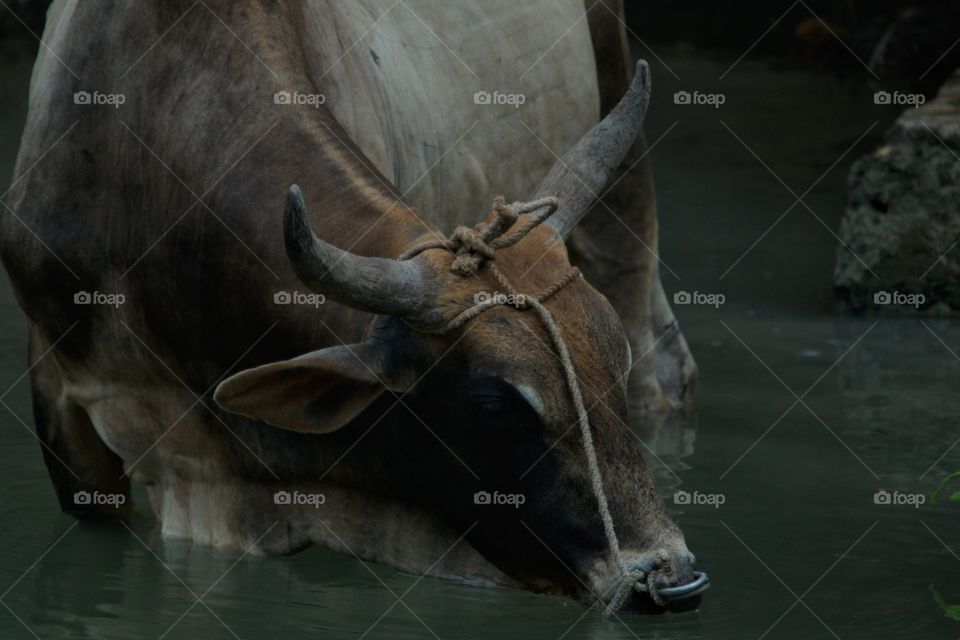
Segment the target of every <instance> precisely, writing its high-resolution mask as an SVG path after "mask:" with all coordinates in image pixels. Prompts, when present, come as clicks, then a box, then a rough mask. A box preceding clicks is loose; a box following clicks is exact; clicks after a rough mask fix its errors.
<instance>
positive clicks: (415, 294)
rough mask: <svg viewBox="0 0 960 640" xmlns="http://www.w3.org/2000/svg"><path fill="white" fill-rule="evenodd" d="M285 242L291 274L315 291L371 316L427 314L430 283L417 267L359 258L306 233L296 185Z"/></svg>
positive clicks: (285, 222)
mask: <svg viewBox="0 0 960 640" xmlns="http://www.w3.org/2000/svg"><path fill="white" fill-rule="evenodd" d="M283 238H284V243H285V245H286V249H287V257H288V258H289V259H290V263H291V264H292V265H293V270H294V271H295V272H296V274H297V277H299V278H300V280H301V281H302V282H303V283H304V284H305V285H307V286H308V287H310V288H311V289H312V290H313V291H315V292H317V293H322V294H323V295H325V296H328V297H330V298H332V299H333V300H336V301H337V302H340V303H343V304H345V305H347V306H349V307H353V308H355V309H360V310H362V311H369V312H371V313H384V314H390V315H396V316H401V317H404V318H415V317H422V316H423V314H424V313H425V312H426V310H427V308H428V303H429V302H430V300H429V297H428V292H429V290H430V287H429V286H428V285H429V282H430V280H429V279H428V277H427V273H426V269H425V267H424V266H423V265H421V264H420V262H419V261H417V260H405V261H399V260H392V259H389V258H376V257H364V256H358V255H356V254H353V253H350V252H349V251H344V250H342V249H338V248H337V247H334V246H333V245H331V244H328V243H326V242H324V241H323V240H321V239H320V238H318V237H317V236H316V235H315V234H314V233H313V229H311V228H310V222H309V220H308V219H307V208H306V205H305V204H304V201H303V192H302V191H301V190H300V187H299V186H297V185H292V186H291V187H290V191H289V192H288V193H287V205H286V208H285V209H284V213H283Z"/></svg>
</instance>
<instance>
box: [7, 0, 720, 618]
mask: <svg viewBox="0 0 960 640" xmlns="http://www.w3.org/2000/svg"><path fill="white" fill-rule="evenodd" d="M584 10H585V6H584V4H583V3H582V2H581V1H580V0H560V1H557V0H550V1H549V2H548V1H547V0H542V1H536V2H527V3H513V2H509V1H507V0H504V1H500V0H497V1H496V2H487V3H483V6H482V7H479V6H477V4H476V3H470V2H450V3H445V4H444V8H443V11H442V12H439V13H437V12H426V11H425V10H424V9H423V8H422V7H419V6H416V7H415V6H413V5H411V4H408V3H406V2H402V1H401V2H394V3H393V4H392V5H391V4H390V3H386V2H380V1H377V0H363V1H360V2H352V3H339V2H317V3H304V4H303V5H300V4H298V3H291V4H289V5H288V4H285V3H272V2H265V1H262V0H243V1H241V2H208V3H193V4H190V3H189V2H185V1H184V2H151V3H137V4H136V5H134V4H132V3H117V4H116V5H115V6H113V7H112V8H109V9H108V8H105V7H104V5H103V4H102V3H87V2H78V1H76V0H58V1H57V2H55V3H54V5H53V7H52V8H51V10H50V14H49V16H48V24H47V27H46V30H45V32H44V42H45V46H44V48H43V50H42V51H41V54H40V56H39V58H38V61H37V63H36V67H35V71H34V76H33V80H32V83H31V92H30V111H29V115H28V118H27V124H26V127H25V131H24V134H23V139H22V144H21V150H20V154H19V157H18V160H17V167H16V171H15V178H14V183H13V186H12V188H11V190H10V192H9V195H8V196H7V197H5V199H4V206H5V207H6V213H7V215H5V216H4V218H3V220H2V226H0V255H2V259H3V263H4V266H5V268H6V270H7V273H8V274H9V277H10V280H11V282H12V283H13V287H14V291H15V294H16V296H17V300H18V302H19V304H20V306H21V307H22V309H23V311H24V313H25V314H26V316H27V320H28V326H29V353H28V358H29V363H30V369H29V379H30V384H31V390H32V395H33V407H34V422H35V425H36V433H37V437H38V439H39V440H40V442H41V444H42V451H43V455H44V458H45V461H46V464H47V467H48V470H49V474H50V476H51V479H52V482H53V486H54V488H55V490H56V493H57V496H58V499H59V502H60V506H61V508H62V509H63V510H64V511H65V512H68V513H71V514H73V515H75V516H77V517H90V516H100V515H104V514H120V515H123V514H124V513H126V512H127V511H128V510H129V508H130V505H131V504H132V500H130V499H129V496H130V483H131V481H133V482H138V483H141V484H143V485H145V486H146V488H147V493H148V495H149V498H150V503H151V506H152V510H153V511H154V513H155V515H156V517H157V519H158V521H159V523H160V526H161V528H162V532H163V534H164V535H165V536H167V537H178V538H185V539H189V540H193V541H196V542H198V543H207V544H212V545H215V546H218V547H223V548H239V549H245V550H249V551H252V552H255V553H264V554H288V553H292V552H295V551H297V550H300V549H303V548H304V547H306V546H308V545H311V544H321V545H325V546H328V547H331V548H334V549H338V550H341V551H344V552H349V553H352V554H354V555H356V556H358V557H360V558H364V559H369V560H374V561H379V562H384V563H387V564H390V565H393V566H395V567H399V568H401V569H404V570H407V571H412V572H420V573H423V572H428V573H429V575H432V576H436V577H445V578H451V579H457V580H466V581H471V582H475V583H482V584H492V585H505V586H513V587H522V588H526V589H531V590H535V591H539V592H544V593H554V594H564V595H569V596H573V597H576V598H579V599H581V600H584V601H586V602H596V601H601V602H604V603H609V604H610V606H612V607H613V606H614V605H615V607H614V608H615V609H618V608H620V607H621V606H625V607H627V608H630V609H638V610H652V611H662V610H664V609H666V608H689V607H690V606H694V605H695V603H696V601H697V599H698V598H699V594H700V593H701V592H702V590H703V589H704V588H705V584H706V579H705V574H702V573H700V572H697V571H696V570H695V560H694V557H693V555H692V554H691V553H690V551H689V550H688V549H687V546H686V543H685V541H684V538H683V535H682V533H681V532H680V530H679V528H678V527H677V526H676V524H675V523H674V522H673V521H672V519H671V518H670V516H669V514H668V513H667V510H666V508H665V506H664V504H663V501H662V499H661V497H660V495H659V493H658V491H657V488H656V485H655V482H654V478H653V476H652V474H651V472H650V469H649V468H648V466H647V465H646V464H645V462H644V459H643V455H642V451H641V446H640V445H639V443H638V441H637V440H636V439H635V437H633V436H632V435H631V433H630V432H629V429H628V428H627V426H626V424H627V421H628V411H627V405H628V397H631V396H632V397H633V398H635V399H636V400H637V402H636V403H635V404H636V406H637V407H638V408H639V409H640V410H641V411H645V412H647V413H648V414H650V415H653V414H656V413H658V412H664V411H669V410H672V409H676V408H679V407H682V406H684V405H685V404H686V403H687V402H688V401H689V397H690V394H691V392H692V388H693V384H694V380H695V374H696V369H695V365H694V363H693V360H692V358H691V357H690V355H689V351H688V349H687V346H686V344H685V342H684V340H683V337H682V335H681V334H680V332H679V329H678V328H677V325H676V322H675V320H674V319H673V315H672V313H671V312H670V309H669V307H668V305H667V303H666V300H665V297H664V295H663V290H662V287H661V286H660V282H659V272H658V263H657V259H656V209H655V203H654V196H653V186H652V177H651V170H650V166H649V161H648V159H647V158H646V151H647V149H646V143H645V142H644V139H643V136H642V134H641V133H640V127H641V123H642V120H643V116H644V113H645V111H646V108H647V102H648V96H649V87H650V83H649V73H648V71H647V70H646V66H645V65H644V64H641V66H640V67H638V72H637V73H636V75H635V77H634V79H633V83H632V84H631V82H630V75H631V74H630V66H629V65H628V59H629V56H628V51H627V48H626V44H625V43H626V38H625V33H624V30H623V29H624V27H623V23H622V7H621V6H620V3H619V2H618V1H615V0H601V1H600V2H597V3H594V4H593V5H592V7H591V8H590V9H589V10H588V11H586V13H584ZM584 15H586V18H587V19H586V20H583V19H582V18H583V16H584ZM477 25H482V28H477ZM570 25H573V27H570ZM565 30H566V34H565V35H563V37H560V35H561V34H563V33H564V31H565ZM521 34H522V37H519V36H520V35H521ZM558 37H559V38H560V39H559V40H557V38H558ZM523 69H525V70H524V71H523V74H522V75H521V74H519V73H518V71H520V70H523ZM518 75H519V76H520V78H521V79H522V87H523V89H524V90H523V92H521V93H514V94H511V95H514V96H515V97H516V96H520V95H522V97H523V99H522V100H520V99H519V98H517V99H513V100H506V101H502V100H488V99H485V96H486V95H487V94H488V93H489V92H488V91H486V89H485V88H484V87H485V84H484V83H492V84H493V85H495V86H500V87H507V86H509V85H510V84H511V83H516V82H517V81H516V77H517V76H518ZM478 95H479V97H477V96H478ZM77 96H80V98H78V97H77ZM84 96H99V97H97V99H93V98H90V99H87V98H85V97H84ZM102 96H107V98H110V97H111V96H112V97H113V98H112V99H105V100H102V99H100V97H102ZM121 98H122V99H121ZM601 117H602V119H601ZM598 121H599V122H598ZM471 122H472V124H470V123H471ZM479 125H483V126H479ZM475 129H476V131H474V130H475ZM538 132H539V133H538ZM578 140H579V141H578ZM553 149H570V150H569V151H568V152H567V153H566V154H565V155H563V157H557V155H556V154H555V153H554V151H553ZM292 183H296V184H297V185H299V186H297V187H294V188H290V185H291V184H292ZM285 193H286V194H287V195H286V205H285V213H284V215H283V216H282V220H283V222H281V216H280V208H281V205H280V202H282V198H283V197H284V195H283V194H285ZM497 193H507V194H509V195H511V197H524V196H527V197H529V198H530V199H531V200H532V201H533V204H531V205H530V206H529V207H525V205H523V204H518V205H515V206H511V205H507V204H506V203H505V202H503V201H498V202H497V205H496V207H495V210H494V211H493V212H491V214H490V216H489V217H488V218H487V220H486V222H485V224H484V225H480V226H479V227H477V228H476V229H471V227H470V226H469V224H472V223H473V222H475V221H476V220H475V219H476V218H477V217H478V216H477V213H478V212H480V211H482V208H481V207H483V206H484V205H483V203H488V202H490V201H492V200H493V196H494V195H496V194H497ZM537 203H540V204H539V205H538V204H537ZM518 211H521V212H522V214H521V215H517V212H518ZM548 214H549V217H547V215H548ZM510 215H513V216H514V218H510V217H509V216H510ZM501 216H507V218H504V219H501ZM530 216H535V217H537V220H535V223H536V222H542V221H543V220H546V222H545V223H544V224H535V223H533V224H526V223H524V222H522V220H526V219H528V218H529V217H530ZM540 218H542V220H541V219H540ZM521 219H522V220H521ZM503 220H506V222H504V221H503ZM514 223H516V224H521V225H524V224H525V225H526V226H524V229H523V233H522V238H520V237H518V238H516V240H517V241H516V242H515V243H513V244H511V245H509V246H503V247H499V248H497V249H496V250H495V251H494V250H493V249H491V247H490V245H491V244H492V240H491V239H492V238H494V237H495V236H496V234H493V233H492V232H491V234H488V235H487V236H484V237H480V236H479V235H478V234H479V233H480V231H479V230H487V231H489V230H490V229H491V228H493V227H498V233H502V232H507V231H508V229H507V227H509V226H510V225H511V224H514ZM458 225H461V226H463V225H467V226H463V229H462V230H461V231H462V232H461V233H460V236H456V234H455V237H458V238H459V240H460V242H459V244H457V243H454V242H453V240H452V239H451V240H444V237H445V236H444V234H443V233H441V230H442V229H447V230H449V229H451V228H454V227H457V226H458ZM500 227H502V228H500ZM484 232H485V231H484ZM628 232H629V233H628ZM488 240H491V242H490V243H488V242H487V241H488ZM425 244H426V245H430V247H431V248H429V249H427V250H423V251H418V252H415V254H412V253H411V249H412V248H415V247H420V246H423V245H425ZM401 257H403V258H405V259H400V258H401ZM457 261H461V263H460V264H461V266H462V263H463V261H465V262H466V263H467V268H466V269H459V270H458V269H451V267H452V265H453V264H454V263H455V262H457ZM574 263H576V264H577V265H579V267H580V268H581V269H582V270H583V274H584V276H585V277H580V275H579V272H574V271H572V268H573V267H572V265H573V264H574ZM565 274H567V275H565ZM558 279H560V280H562V282H558ZM504 283H508V286H509V287H510V288H511V289H510V291H502V289H503V288H504ZM591 283H592V284H591ZM544 290H550V295H549V297H544V298H543V301H542V303H538V304H541V306H542V308H543V309H544V311H543V313H542V314H541V316H542V317H541V316H538V315H537V314H535V313H531V312H530V309H529V308H528V307H527V306H524V305H510V304H494V305H490V306H488V307H486V306H485V307H484V308H483V309H482V311H483V312H482V313H478V314H477V315H476V316H475V317H470V318H469V319H468V321H464V322H463V323H462V324H461V325H458V326H456V327H455V328H453V329H451V330H449V331H438V328H441V327H444V326H452V325H450V322H451V320H452V319H454V318H456V317H458V316H459V315H460V314H462V313H463V312H464V311H465V310H467V309H470V308H472V307H474V306H475V305H476V304H477V302H478V300H479V299H480V298H481V297H483V296H484V295H487V296H489V295H495V296H499V295H507V294H509V295H510V296H513V295H523V294H524V293H528V294H534V293H536V292H540V291H544ZM104 295H108V296H113V297H112V298H110V299H111V300H113V301H114V304H99V303H98V301H101V300H103V299H105V298H104V297H103V296H104ZM302 301H306V302H307V303H306V304H301V302H302ZM481 302H482V301H481ZM547 316H549V321H545V318H547ZM561 356H563V357H561ZM628 377H629V379H630V383H629V386H628V382H627V381H628ZM578 426H579V427H580V428H581V429H582V434H581V435H582V436H583V437H577V427H578ZM585 448H586V449H590V450H591V451H592V454H590V455H588V452H587V451H586V449H585ZM78 494H81V495H83V494H86V495H112V496H119V497H121V498H122V499H119V498H118V499H115V500H113V501H112V502H111V503H105V502H103V501H96V500H85V501H78V500H77V499H76V496H77V495H78Z"/></svg>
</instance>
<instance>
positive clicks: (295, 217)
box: [283, 184, 313, 256]
mask: <svg viewBox="0 0 960 640" xmlns="http://www.w3.org/2000/svg"><path fill="white" fill-rule="evenodd" d="M283 228H284V234H283V235H284V240H285V243H286V247H287V254H288V256H295V255H298V254H300V253H302V252H303V251H304V249H305V247H307V246H309V245H310V241H311V240H312V235H313V230H312V229H310V223H309V222H308V221H307V207H306V204H305V203H304V200H303V191H301V190H300V187H299V185H296V184H293V185H290V189H289V191H287V206H286V208H285V209H284V215H283Z"/></svg>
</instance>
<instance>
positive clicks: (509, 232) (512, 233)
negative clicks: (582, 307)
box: [399, 196, 670, 617]
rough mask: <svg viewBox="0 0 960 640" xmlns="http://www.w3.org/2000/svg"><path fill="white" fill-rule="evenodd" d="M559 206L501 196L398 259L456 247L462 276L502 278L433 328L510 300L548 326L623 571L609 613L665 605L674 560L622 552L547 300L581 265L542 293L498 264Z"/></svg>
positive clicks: (449, 326)
mask: <svg viewBox="0 0 960 640" xmlns="http://www.w3.org/2000/svg"><path fill="white" fill-rule="evenodd" d="M559 206H560V202H559V200H557V198H552V197H548V198H541V199H539V200H534V201H532V202H527V203H519V202H515V203H513V204H510V205H508V204H507V203H506V201H505V200H504V198H503V196H498V197H497V198H496V199H495V200H494V203H493V213H494V217H493V219H492V220H491V221H490V222H486V223H480V224H478V225H476V226H475V227H473V228H472V229H471V228H469V227H458V228H457V229H456V230H455V231H454V232H453V234H451V236H450V237H449V238H447V239H446V240H435V241H428V242H424V243H421V244H418V245H416V246H414V247H412V248H410V249H409V250H407V251H406V252H404V253H403V254H402V255H401V256H400V258H399V259H400V260H409V259H410V258H413V257H414V256H417V255H419V254H420V253H422V252H424V251H427V250H429V249H447V250H449V251H452V252H453V253H454V256H455V257H454V260H453V263H452V264H451V265H450V271H452V272H454V273H458V274H460V275H462V276H469V275H476V274H477V273H478V272H479V271H480V269H481V268H483V267H484V266H486V268H487V269H488V270H489V271H490V273H491V275H493V277H494V278H495V279H496V281H497V283H498V284H499V285H500V286H501V287H502V288H503V290H504V291H505V292H506V293H507V294H509V296H510V297H509V298H508V297H506V296H491V297H490V298H488V299H487V300H483V301H481V302H478V303H476V304H474V305H473V306H471V307H469V308H467V309H465V310H464V311H461V312H460V313H458V314H457V315H456V316H454V317H453V318H452V319H451V320H449V321H448V322H447V323H446V324H444V325H442V326H441V327H440V328H438V329H436V330H431V331H430V333H436V334H443V333H447V332H448V331H452V330H454V329H458V328H460V327H462V326H463V325H464V324H466V323H467V322H469V321H470V320H472V319H473V318H476V317H477V316H479V315H480V314H481V313H483V312H484V311H486V310H487V309H490V308H493V307H496V306H499V305H506V304H510V305H511V306H514V307H515V308H517V309H519V310H526V309H533V311H534V312H535V313H536V314H537V315H538V316H539V317H540V320H541V321H542V322H543V325H544V327H546V329H547V333H548V334H549V336H550V340H551V342H552V343H553V347H554V349H556V351H557V354H558V356H559V357H560V363H561V365H562V366H563V372H564V377H565V378H566V384H567V390H568V391H569V392H570V397H571V399H572V400H573V406H574V408H575V409H576V412H577V422H578V424H579V426H580V437H581V440H582V442H583V450H584V453H585V454H586V457H587V469H588V471H589V474H590V483H591V485H592V488H593V493H594V495H595V496H596V498H597V507H598V509H599V511H600V519H601V520H602V522H603V530H604V534H605V535H606V538H607V544H608V545H609V546H610V553H611V555H612V556H613V559H614V561H615V562H616V564H617V566H618V567H619V569H620V577H619V579H618V581H617V583H616V585H615V587H614V594H613V597H612V598H611V600H610V603H609V604H608V605H607V608H606V610H605V611H604V617H610V616H612V615H614V614H615V613H616V612H617V611H619V610H620V608H621V607H622V606H623V604H624V602H626V600H627V597H628V596H629V595H630V592H631V591H636V592H638V593H647V594H648V595H649V596H650V598H651V599H653V601H654V602H656V603H657V604H658V605H660V606H664V601H663V598H661V597H660V595H659V593H658V592H657V584H658V578H659V577H660V575H659V574H660V573H661V572H662V571H669V568H670V567H669V560H668V559H667V558H661V565H660V569H658V570H655V571H651V572H650V573H644V572H643V571H642V570H640V569H639V568H635V567H633V568H632V567H630V566H629V565H628V564H627V563H626V561H625V560H624V558H623V554H622V553H621V551H620V540H619V539H618V538H617V532H616V529H615V528H614V525H613V518H612V517H611V515H610V507H609V505H608V503H607V494H606V492H605V491H604V488H603V477H602V476H601V475H600V466H599V464H598V462H597V452H596V448H595V447H594V444H593V435H592V433H591V431H590V419H589V417H588V415H587V409H586V407H585V406H584V404H583V396H582V395H581V394H580V387H579V385H578V384H577V374H576V370H575V369H574V367H573V360H572V359H571V358H570V351H569V350H568V349H567V343H566V341H564V339H563V335H562V334H561V333H560V327H559V326H558V325H557V323H556V321H555V320H554V319H553V316H552V315H551V314H550V311H549V310H547V308H546V307H545V306H544V305H543V302H544V301H545V300H547V299H548V298H550V297H551V296H552V295H554V294H555V293H557V292H558V291H560V289H562V288H563V287H565V286H566V285H567V284H569V283H570V282H572V281H573V280H575V279H576V278H577V277H579V276H580V270H579V269H577V268H576V267H573V268H571V269H570V270H569V271H568V272H567V273H566V274H565V275H563V276H562V277H561V278H559V279H558V280H557V281H556V282H554V283H553V284H552V285H550V286H549V287H547V288H545V289H544V290H542V291H541V292H539V293H538V294H536V295H526V294H519V293H517V291H516V290H515V289H514V288H513V286H512V285H511V284H510V282H509V281H508V280H507V279H506V278H505V277H504V276H503V274H502V273H501V272H500V270H499V269H497V267H496V265H495V264H494V259H495V255H496V252H497V251H498V250H499V249H504V248H506V247H511V246H513V245H515V244H516V243H517V242H519V241H520V240H522V239H523V238H524V237H525V236H526V235H527V234H528V233H529V232H530V231H531V230H533V229H534V228H535V227H536V226H537V225H539V224H540V223H542V222H543V221H544V220H546V219H547V218H549V217H550V216H551V215H553V214H554V213H555V212H556V211H557V209H558V208H559ZM524 214H526V218H525V219H524V220H522V221H520V220H519V218H520V216H521V215H524ZM511 299H512V300H513V301H512V302H510V300H511Z"/></svg>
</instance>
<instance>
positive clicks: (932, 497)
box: [930, 471, 960, 504]
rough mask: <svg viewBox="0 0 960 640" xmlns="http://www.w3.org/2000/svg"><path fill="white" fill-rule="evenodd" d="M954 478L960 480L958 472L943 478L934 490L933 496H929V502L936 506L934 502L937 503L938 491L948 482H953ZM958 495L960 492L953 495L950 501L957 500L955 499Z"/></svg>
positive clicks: (959, 472)
mask: <svg viewBox="0 0 960 640" xmlns="http://www.w3.org/2000/svg"><path fill="white" fill-rule="evenodd" d="M954 478H960V471H957V472H956V473H951V474H950V475H948V476H947V477H946V478H944V479H943V480H941V481H940V485H939V486H938V487H937V488H936V489H935V490H934V492H933V494H932V495H931V496H930V502H932V503H934V504H936V502H937V494H938V493H940V490H941V489H943V487H944V485H945V484H947V483H948V482H950V481H951V480H953V479H954ZM958 494H960V492H957V493H955V494H953V495H952V496H951V497H950V499H951V500H957V499H958V498H957V495H958Z"/></svg>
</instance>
